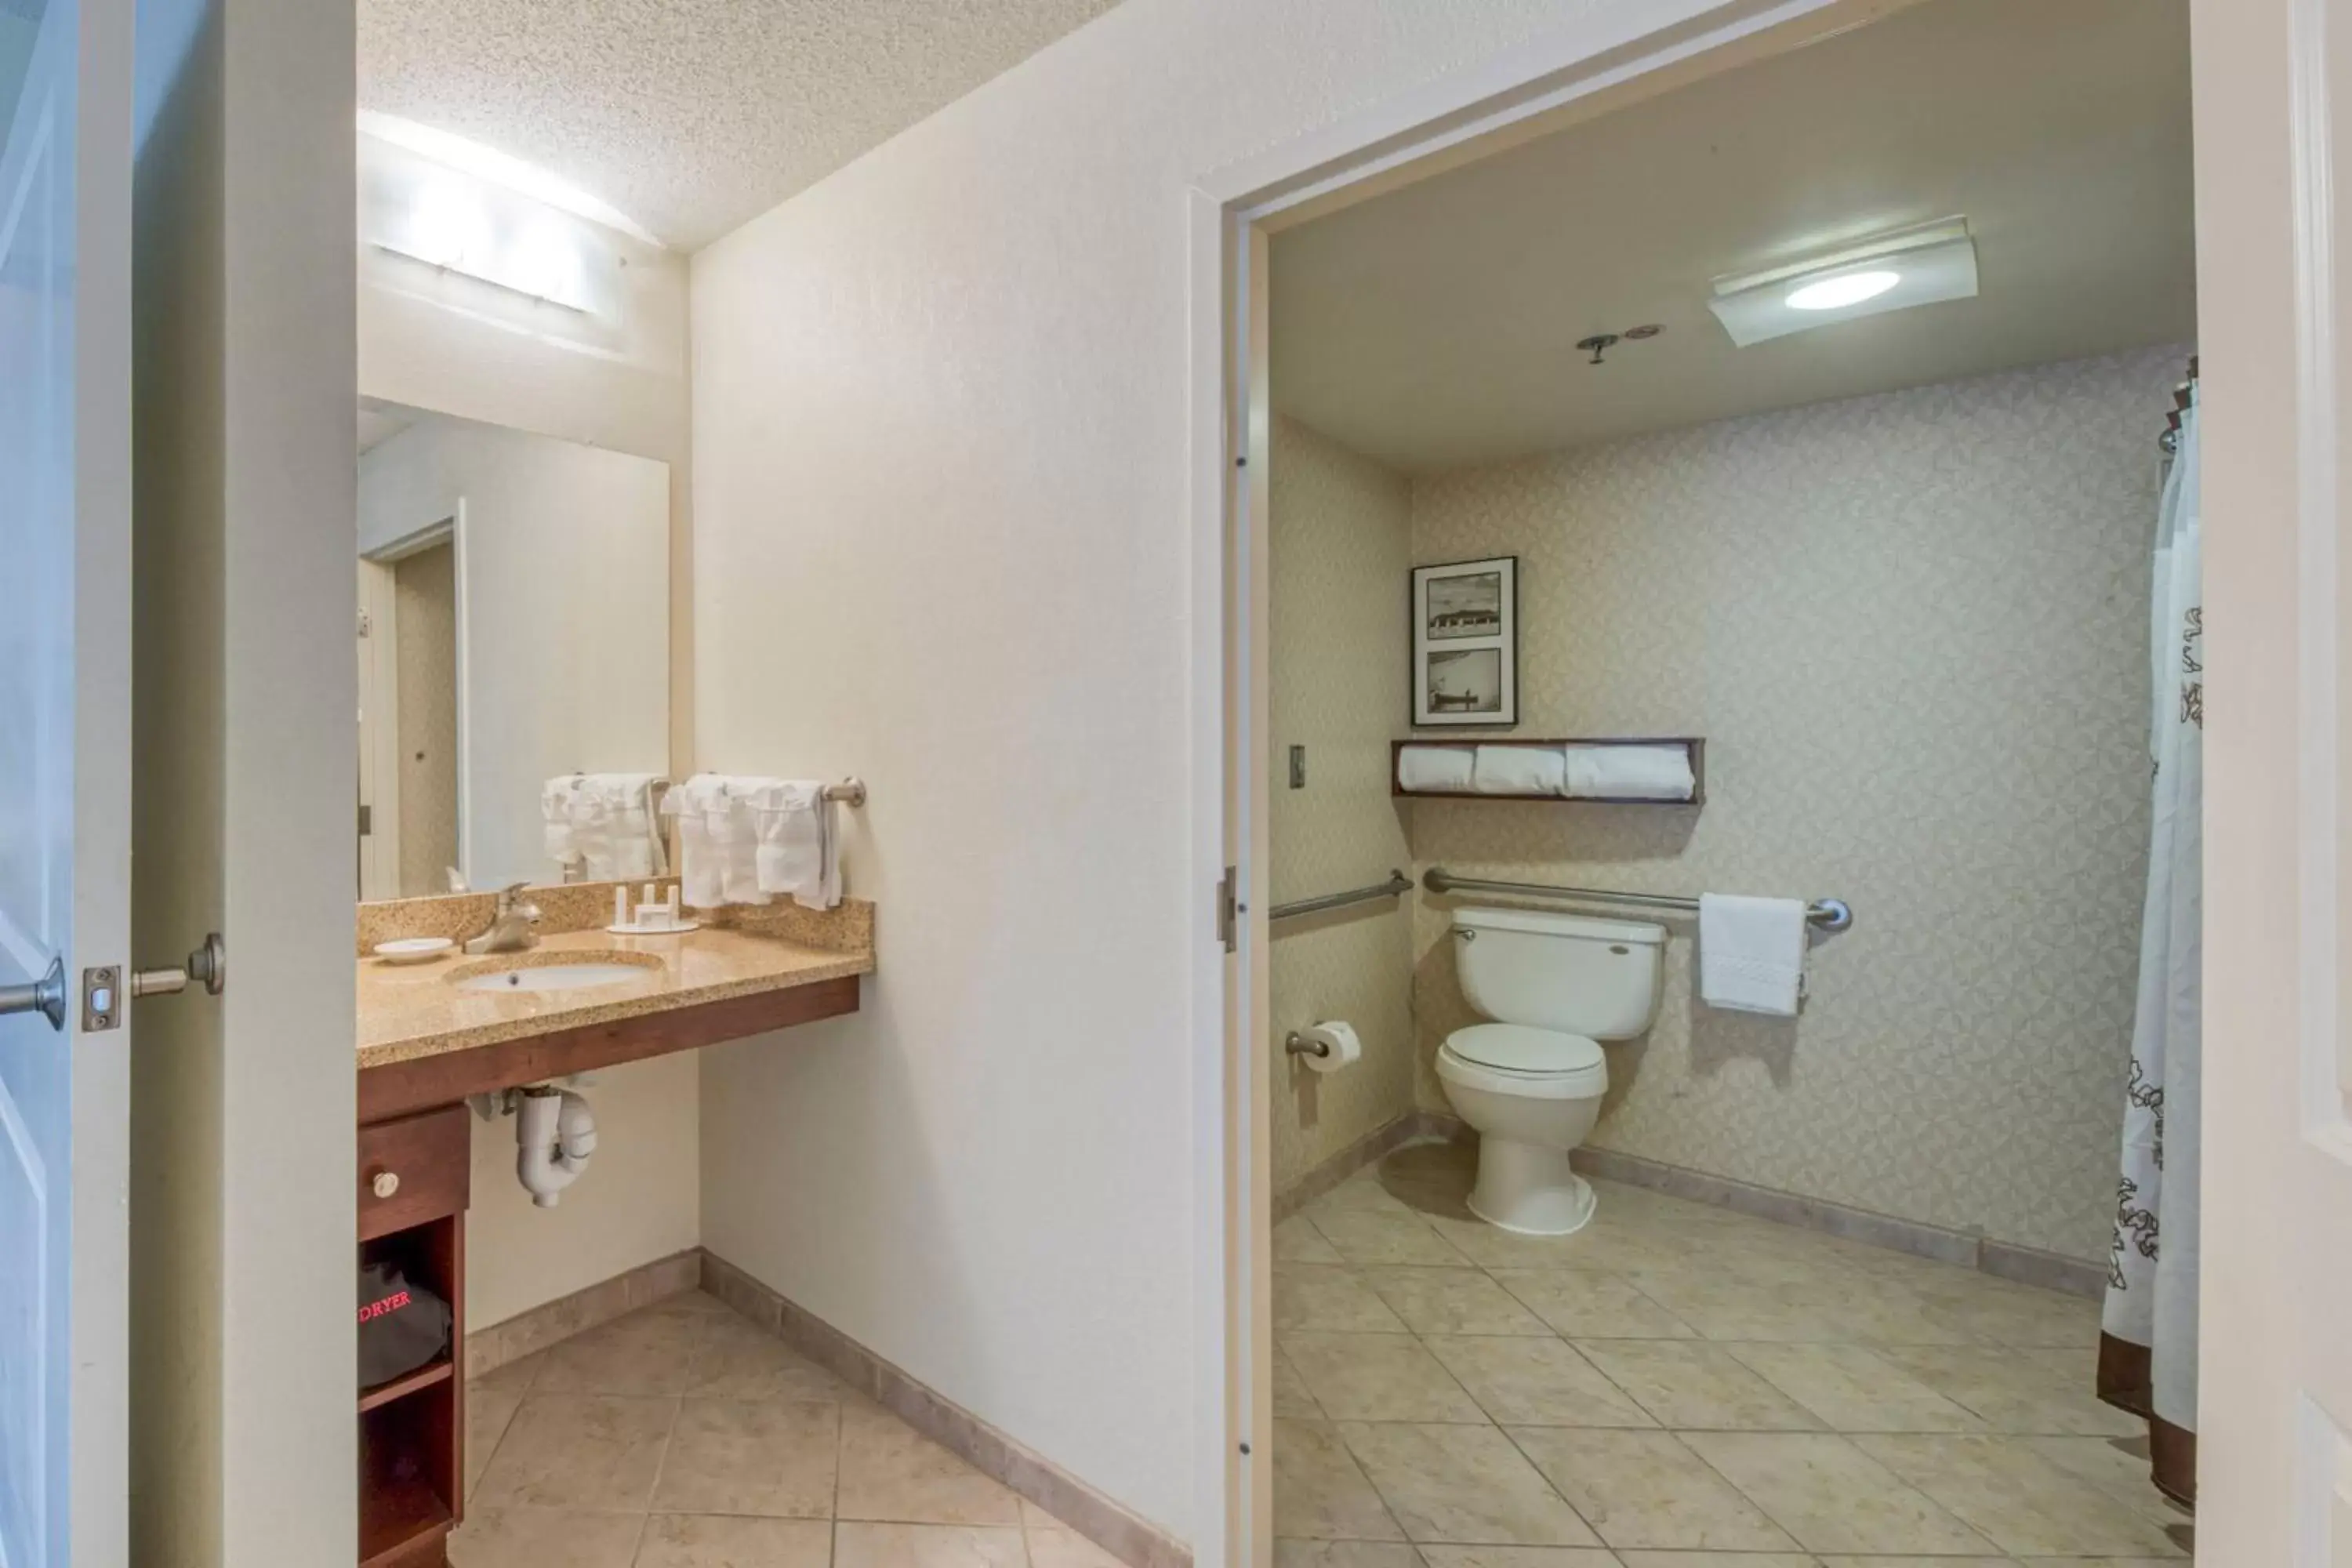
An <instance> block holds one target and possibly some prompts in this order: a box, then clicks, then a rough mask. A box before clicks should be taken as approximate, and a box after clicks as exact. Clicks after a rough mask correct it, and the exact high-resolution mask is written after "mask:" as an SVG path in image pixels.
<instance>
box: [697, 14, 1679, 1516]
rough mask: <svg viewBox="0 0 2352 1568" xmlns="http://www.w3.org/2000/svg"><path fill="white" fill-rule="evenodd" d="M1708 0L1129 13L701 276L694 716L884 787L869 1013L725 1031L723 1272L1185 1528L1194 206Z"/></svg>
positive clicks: (891, 145) (740, 760)
mask: <svg viewBox="0 0 2352 1568" xmlns="http://www.w3.org/2000/svg"><path fill="white" fill-rule="evenodd" d="M1703 9H1705V7H1704V6H1702V5H1697V4H1691V3H1682V0H1624V3H1621V4H1618V5H1606V4H1599V3H1595V0H1475V3H1465V0H1390V3H1388V4H1383V5H1377V6H1374V5H1353V6H1340V5H1328V4H1314V3H1310V0H1127V4H1124V5H1120V6H1118V8H1117V9H1115V10H1113V11H1111V12H1109V13H1108V14H1107V15H1106V16H1103V17H1102V18H1101V19H1099V20H1097V21H1096V22H1094V23H1092V24H1090V25H1088V26H1086V27H1084V28H1081V29H1080V30H1079V31H1077V32H1076V33H1075V34H1072V35H1071V36H1069V37H1066V38H1065V39H1063V40H1062V41H1061V42H1059V43H1057V44H1055V45H1054V46H1053V47H1049V48H1047V49H1046V50H1045V51H1044V52H1042V53H1041V54H1039V55H1037V56H1035V57H1034V58H1031V59H1030V60H1029V61H1027V62H1026V63H1025V64H1024V65H1022V66H1021V67H1019V68H1015V69H1014V70H1013V71H1011V72H1009V73H1007V74H1006V75H1005V76H1003V77H1002V78H1000V79H997V80H995V81H993V82H992V83H990V84H989V85H988V86H986V87H984V88H982V89H980V90H979V91H977V92H975V93H973V94H971V96H970V97H968V98H966V99H964V100H961V101H960V102H958V103H956V104H954V105H952V106H950V108H948V109H947V110H943V111H941V112H940V114H938V115H936V116H934V117H933V118H931V119H930V120H929V121H925V122H923V123H922V124H920V125H918V126H916V127H914V128H913V129H911V130H909V131H908V132H905V133H904V134H902V135H901V136H899V137H898V138H896V139H895V140H893V141H892V142H888V143H887V144H886V145H884V146H882V147H880V148H878V149H877V150H876V151H875V152H873V153H869V154H868V155H866V157H864V158H862V159H860V160H859V161H858V162H856V163H853V164H851V165H850V166H849V167H848V168H846V169H845V170H843V171H842V172H841V173H839V174H835V176H833V177H832V178H830V179H828V180H826V181H824V183H822V184H818V185H816V186H815V187H814V188H812V189H811V190H809V191H807V192H804V193H803V194H802V195H799V196H797V197H795V198H793V200H792V201H790V202H788V203H786V204H784V205H782V206H781V207H779V208H777V209H775V210H774V211H772V212H771V213H769V214H767V215H765V216H762V217H761V218H760V219H758V220H756V221H755V222H753V223H751V224H750V225H748V226H745V227H744V228H743V229H742V230H740V231H739V232H737V233H736V234H734V235H731V236H730V237H727V238H726V239H723V240H721V241H719V243H718V244H716V245H714V246H712V247H709V249H707V250H705V251H703V252H701V253H700V254H698V256H697V257H696V258H695V262H694V326H693V343H694V352H693V364H694V384H695V393H694V405H695V411H696V414H695V426H694V466H695V489H696V515H697V522H696V542H695V554H696V561H695V578H694V583H695V593H694V597H695V616H696V639H695V640H696V648H697V658H696V668H697V671H698V679H697V682H696V693H695V695H696V705H697V710H698V712H697V720H696V726H697V744H698V754H699V755H700V757H701V759H702V760H703V761H704V763H706V765H709V766H712V767H719V768H725V769H730V770H744V771H751V770H757V771H761V772H792V773H807V772H847V771H851V770H856V771H857V772H859V773H863V774H864V775H865V776H866V778H867V780H868V781H869V782H870V783H871V784H872V785H873V788H874V803H873V805H871V806H870V807H868V808H867V810H866V812H865V814H864V822H863V824H862V825H861V826H860V827H859V828H858V829H857V830H856V834H857V836H856V837H853V840H852V842H851V845H850V849H849V873H850V876H851V878H852V879H853V881H854V883H855V885H856V890H857V891H858V892H859V893H860V894H861V895H865V896H870V897H873V898H875V899H877V900H879V904H880V919H881V921H882V926H883V929H882V931H881V938H880V952H881V961H880V962H881V968H880V973H878V974H877V976H876V977H875V978H874V979H873V980H871V981H870V982H868V983H867V985H866V1005H865V1010H864V1011H863V1012H862V1013H861V1014H859V1015H858V1016H856V1017H854V1018H849V1019H845V1020H841V1021H838V1022H835V1023H832V1024H827V1025H824V1026H819V1027H815V1028H804V1029H800V1030H796V1031H794V1032H793V1033H792V1034H790V1035H786V1036H782V1037H776V1038H772V1039H763V1040H760V1041H756V1042H751V1043H746V1044H738V1045H735V1046H730V1047H720V1048H718V1049H715V1050H712V1051H709V1052H707V1053H705V1058H706V1059H705V1063H704V1081H703V1140H704V1161H703V1194H704V1206H703V1233H704V1237H705V1241H706V1243H707V1244H708V1245H709V1247H711V1248H712V1249H713V1250H714V1251H716V1252H718V1253H719V1254H720V1255H722V1256H724V1257H726V1258H729V1259H730V1260H731V1261H733V1262H735V1263H737V1264H739V1265H740V1266H741V1267H743V1268H747V1269H749V1270H750V1271H751V1273H753V1274H754V1275H757V1276H758V1277H760V1278H761V1279H763V1280H765V1281H766V1282H768V1283H769V1284H770V1285H772V1286H773V1287H775V1288H776V1289H781V1290H782V1291H783V1292H784V1293H785V1294H786V1295H788V1296H790V1297H791V1298H793V1300H796V1301H798V1302H800V1303H802V1304H803V1306H805V1307H807V1308H808V1309H810V1310H813V1311H814V1312H816V1313H818V1314H820V1315H821V1316H823V1317H824V1319H826V1320H827V1321H830V1322H832V1323H833V1324H835V1326H837V1327H838V1328H840V1329H842V1330H844V1331H846V1332H848V1333H850V1334H853V1335H855V1336H856V1337H857V1338H858V1339H859V1340H861V1341H863V1342H865V1343H866V1344H867V1345H869V1346H871V1347H872V1348H874V1349H875V1350H877V1351H878V1352H881V1353H882V1354H884V1355H886V1356H888V1357H890V1358H891V1359H892V1360H894V1361H896V1362H897V1363H899V1364H900V1365H902V1366H904V1367H905V1368H907V1369H908V1371H909V1372H910V1373H913V1374H914V1375H915V1376H917V1377H919V1378H921V1379H923V1380H924V1381H925V1382H927V1383H929V1384H931V1385H932V1386H933V1387H935V1388H937V1389H939V1390H940V1391H941V1392H943V1393H945V1394H947V1395H948V1396H949V1397H950V1398H952V1399H954V1400H956V1401H958V1402H960V1403H961V1404H962V1405H965V1406H967V1407H968V1408H970V1409H971V1410H972V1411H974V1412H976V1413H977V1414H979V1415H981V1416H982V1417H983V1418H985V1419H987V1420H989V1421H991V1422H993V1423H995V1424H996V1425H997V1426H1000V1427H1002V1428H1003V1429H1005V1430H1006V1431H1008V1432H1009V1433H1010V1434H1012V1435H1013V1436H1014V1437H1016V1438H1018V1439H1019V1440H1021V1441H1022V1442H1024V1443H1026V1444H1028V1445H1030V1446H1032V1447H1034V1448H1036V1449H1038V1450H1040V1451H1041V1452H1043V1453H1044V1454H1045V1455H1046V1456H1047V1457H1048V1458H1052V1459H1053V1460H1055V1461H1056V1462H1057V1463H1059V1464H1061V1465H1064V1466H1066V1467H1067V1468H1070V1469H1071V1470H1073V1471H1075V1472H1076V1473H1077V1474H1078V1475H1080V1476H1081V1477H1083V1478H1085V1479H1087V1480H1089V1481H1091V1482H1092V1483H1094V1484H1095V1485H1097V1486H1098V1487H1100V1488H1102V1489H1105V1490H1107V1491H1108V1492H1110V1493H1111V1494H1113V1495H1114V1496H1116V1497H1118V1498H1119V1499H1120V1500H1123V1501H1125V1502H1126V1503H1128V1504H1129V1506H1131V1507H1132V1508H1134V1509H1136V1510H1139V1512H1141V1513H1143V1514H1144V1515H1146V1516H1148V1517H1150V1518H1151V1519H1153V1520H1156V1521H1160V1522H1161V1523H1162V1524H1164V1525H1167V1526H1169V1527H1171V1529H1173V1530H1175V1531H1177V1532H1178V1533H1180V1534H1189V1533H1190V1523H1191V1520H1192V1498H1193V1497H1194V1495H1195V1493H1194V1489H1193V1477H1192V1468H1193V1443H1192V1410H1193V1400H1192V1394H1193V1386H1194V1385H1193V1381H1192V1379H1193V1370H1192V1365H1191V1359H1192V1345H1191V1331H1192V1312H1191V1305H1192V1300H1193V1296H1192V1289H1193V1280H1192V1264H1193V1250H1192V1245H1193V1223H1192V1213H1191V1207H1192V1204H1191V1192H1192V1181H1193V1166H1192V1161H1193V1147H1192V1141H1191V1133H1192V1118H1193V1107H1192V1103H1191V1099H1192V1097H1191V1085H1192V1082H1193V1081H1194V1069H1193V1068H1192V1052H1193V1051H1194V1050H1195V1049H1197V1048H1199V1040H1200V1037H1199V1035H1198V1034H1196V1033H1195V1031H1194V1029H1193V1027H1192V1019H1191V1017H1190V1012H1191V1006H1192V994H1191V990H1190V984H1189V971H1188V965H1189V946H1188V944H1189V942H1190V941H1191V940H1192V937H1193V935H1194V934H1195V931H1196V927H1195V925H1194V923H1193V922H1195V921H1201V920H1205V919H1206V918H1207V910H1208V908H1209V905H1208V899H1207V889H1204V888H1200V887H1195V886H1192V875H1191V871H1190V856H1189V850H1188V847H1189V844H1190V841H1191V839H1190V836H1191V833H1192V819H1191V801H1190V798H1189V795H1188V786H1187V781H1188V779H1189V777H1190V773H1188V769H1189V768H1190V766H1191V765H1192V764H1191V758H1190V753H1189V740H1188V736H1189V729H1188V726H1189V724H1190V721H1191V712H1192V709H1191V703H1192V692H1191V691H1190V689H1189V687H1188V669H1189V662H1188V661H1189V658H1190V653H1191V647H1192V618H1191V617H1192V605H1191V604H1190V602H1189V590H1188V587H1187V584H1188V583H1189V582H1190V574H1191V570H1192V561H1191V555H1190V550H1191V540H1190V537H1189V531H1188V523H1187V514H1186V498H1187V493H1188V492H1187V468H1186V463H1187V455H1188V425H1187V408H1188V406H1189V405H1188V402H1187V395H1188V394H1187V376H1188V365H1189V353H1190V343H1191V337H1190V335H1189V327H1188V304H1187V287H1188V285H1187V276H1188V275H1187V259H1188V253H1187V241H1186V227H1185V224H1186V210H1187V209H1186V200H1185V193H1186V190H1187V188H1188V185H1189V184H1190V183H1191V181H1192V179H1194V178H1195V177H1196V176H1198V175H1200V174H1203V173H1205V172H1207V171H1211V170H1213V169H1216V168H1219V167H1221V166H1223V165H1226V164H1229V163H1234V162H1235V161H1237V160H1239V159H1241V158H1243V157H1244V156H1245V155H1248V154H1253V153H1259V152H1262V151H1264V150H1266V149H1268V148H1271V147H1273V146H1276V145H1277V144H1279V143H1282V142H1286V141H1287V140H1289V139H1291V138H1293V137H1296V136H1297V135H1299V134H1301V133H1304V132H1307V131H1309V130H1312V129H1315V128H1318V127H1321V126H1325V125H1328V123H1330V122H1331V121H1334V120H1335V119H1337V118H1338V117H1339V116H1341V115H1342V114H1345V113H1347V112H1349V111H1351V110H1358V109H1360V108H1364V107H1367V106H1369V105H1370V104H1371V103H1373V102H1375V101H1377V100H1381V99H1384V98H1387V97H1389V96H1391V95H1393V94H1395V93H1397V92H1399V91H1401V90H1402V89H1406V88H1408V87H1410V86H1412V85H1416V84H1419V83H1422V82H1424V81H1426V80H1428V79H1432V78H1433V77H1435V76H1438V75H1440V74H1442V73H1445V72H1447V71H1449V70H1452V69H1455V68H1465V67H1467V66H1469V65H1471V64H1474V63H1477V62H1481V61H1483V60H1485V59H1486V58H1490V57H1491V56H1492V54H1493V53H1494V52H1495V51H1496V50H1497V49H1499V48H1501V47H1505V46H1507V45H1509V44H1511V43H1512V42H1514V41H1515V40H1519V39H1524V38H1526V37H1529V36H1531V35H1533V34H1535V33H1537V32H1538V31H1540V30H1542V29H1545V28H1547V27H1558V26H1569V25H1571V24H1582V25H1584V26H1597V24H1596V23H1595V22H1594V18H1595V17H1596V16H1606V17H1613V18H1619V19H1622V17H1625V16H1641V17H1645V18H1654V19H1655V21H1656V22H1657V23H1659V24H1660V25H1663V24H1664V23H1666V22H1668V21H1672V20H1674V19H1676V18H1678V17H1681V16H1688V15H1691V14H1693V13H1695V12H1697V11H1700V10H1703Z"/></svg>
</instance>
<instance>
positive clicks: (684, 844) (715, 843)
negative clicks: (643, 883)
mask: <svg viewBox="0 0 2352 1568" xmlns="http://www.w3.org/2000/svg"><path fill="white" fill-rule="evenodd" d="M727 786H728V781H727V779H726V778H725V777H724V776H722V775H720V774H719V773H697V774H695V775H694V776H693V777H692V778H690V779H688V780H687V781H686V782H685V783H684V784H680V785H678V786H677V788H676V789H674V790H672V791H670V792H669V798H668V799H667V800H666V801H664V802H663V803H662V813H663V815H664V816H668V817H670V818H671V819H672V820H674V821H675V822H677V879H678V896H679V898H680V899H681V900H683V901H684V902H686V903H687V904H688V905H689V906H691V907H692V908H695V909H698V910H715V909H717V908H719V906H720V905H721V904H728V903H755V904H764V903H766V902H767V901H768V900H767V898H766V896H765V895H764V894H762V893H761V891H760V888H759V878H758V876H757V875H756V873H755V871H754V870H753V868H752V862H751V853H752V847H753V843H754V839H753V830H752V828H751V821H750V818H751V805H750V803H749V802H748V801H739V800H737V799H736V798H735V797H734V796H733V795H731V794H730V791H729V789H728V787H727ZM739 811H740V814H741V816H742V817H743V819H744V820H743V821H742V823H741V824H740V826H739V825H738V824H737V823H736V821H735V817H736V815H737V814H738V812H739ZM739 842H740V844H741V846H742V849H743V858H742V864H741V866H740V868H736V867H734V865H733V861H734V853H733V852H734V850H735V847H736V846H737V844H738V843H739ZM730 869H733V870H734V873H735V874H734V875H733V876H731V877H730V874H729V873H730ZM730 891H731V892H734V893H742V894H747V895H748V897H744V898H732V897H730Z"/></svg>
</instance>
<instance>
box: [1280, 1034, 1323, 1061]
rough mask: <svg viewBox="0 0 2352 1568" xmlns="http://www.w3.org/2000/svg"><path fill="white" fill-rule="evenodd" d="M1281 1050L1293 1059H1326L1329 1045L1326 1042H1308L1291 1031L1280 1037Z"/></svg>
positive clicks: (1302, 1036)
mask: <svg viewBox="0 0 2352 1568" xmlns="http://www.w3.org/2000/svg"><path fill="white" fill-rule="evenodd" d="M1282 1048H1283V1049H1284V1050H1286V1051H1288V1052H1289V1053H1290V1054H1291V1055H1292V1056H1294V1057H1328V1056H1329V1055H1330V1054H1331V1045H1330V1042H1329V1041H1328V1040H1310V1039H1308V1038H1307V1037H1306V1036H1305V1035H1302V1034H1300V1033H1299V1032H1298V1031H1297V1030H1296V1029H1293V1030H1291V1031H1290V1033H1288V1034H1287V1035H1285V1036H1284V1037H1282Z"/></svg>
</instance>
